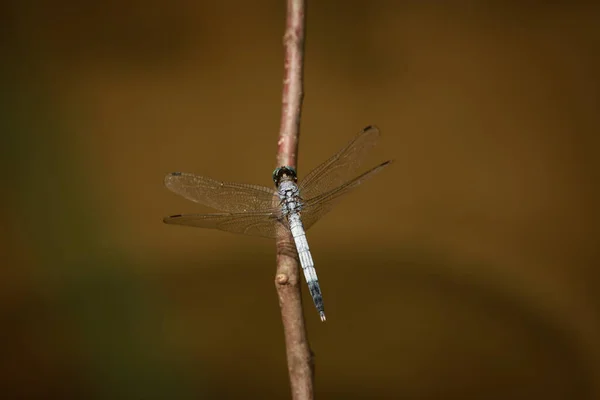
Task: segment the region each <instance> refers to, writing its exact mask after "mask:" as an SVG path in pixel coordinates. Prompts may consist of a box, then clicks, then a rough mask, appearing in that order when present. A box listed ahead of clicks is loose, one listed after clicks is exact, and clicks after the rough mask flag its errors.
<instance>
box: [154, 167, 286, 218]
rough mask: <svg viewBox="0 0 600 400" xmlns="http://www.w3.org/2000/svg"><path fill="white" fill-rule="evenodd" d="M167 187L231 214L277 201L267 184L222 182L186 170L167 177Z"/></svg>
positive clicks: (263, 207)
mask: <svg viewBox="0 0 600 400" xmlns="http://www.w3.org/2000/svg"><path fill="white" fill-rule="evenodd" d="M165 186H166V187H167V188H168V189H169V190H171V191H172V192H174V193H177V194H178V195H180V196H183V197H185V198H186V199H188V200H191V201H193V202H196V203H200V204H203V205H205V206H208V207H211V208H214V209H216V210H220V211H225V212H228V213H238V212H250V211H265V210H269V209H271V208H272V207H273V206H274V204H276V203H275V202H276V199H275V197H274V196H275V195H276V193H275V191H274V190H272V189H269V188H266V187H264V186H258V185H248V184H244V183H232V182H219V181H216V180H214V179H210V178H206V177H204V176H198V175H194V174H188V173H185V172H173V173H171V174H168V175H167V176H165Z"/></svg>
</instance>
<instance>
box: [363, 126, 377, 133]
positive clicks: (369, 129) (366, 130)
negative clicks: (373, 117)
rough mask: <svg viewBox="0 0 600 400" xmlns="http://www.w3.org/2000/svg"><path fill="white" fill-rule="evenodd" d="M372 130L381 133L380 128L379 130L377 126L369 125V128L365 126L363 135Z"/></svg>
mask: <svg viewBox="0 0 600 400" xmlns="http://www.w3.org/2000/svg"><path fill="white" fill-rule="evenodd" d="M372 130H375V131H378V132H379V128H377V126H376V125H367V126H365V127H364V128H363V130H362V133H366V132H368V131H372Z"/></svg>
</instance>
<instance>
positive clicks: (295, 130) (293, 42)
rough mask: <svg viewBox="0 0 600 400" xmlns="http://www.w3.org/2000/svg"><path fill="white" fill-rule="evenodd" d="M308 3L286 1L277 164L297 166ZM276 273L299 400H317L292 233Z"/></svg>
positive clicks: (282, 233)
mask: <svg viewBox="0 0 600 400" xmlns="http://www.w3.org/2000/svg"><path fill="white" fill-rule="evenodd" d="M305 11H306V1H305V0H287V18H286V29H285V35H284V37H283V44H284V49H285V50H284V51H285V64H284V78H283V96H282V109H281V127H280V131H279V140H278V142H277V166H291V167H294V168H296V166H297V165H296V164H297V159H298V137H299V134H300V115H301V113H302V98H303V95H304V93H303V89H302V78H303V68H304V29H305ZM276 246H277V274H276V277H275V287H276V288H277V294H278V296H279V306H280V308H281V320H282V322H283V332H284V336H285V347H286V355H287V363H288V372H289V375H290V386H291V390H292V398H293V399H294V400H305V399H313V398H314V391H313V379H314V369H313V361H312V352H311V350H310V347H309V344H308V337H307V333H306V327H305V324H304V315H303V312H302V297H301V291H300V284H301V277H300V268H299V264H298V254H297V252H296V248H295V246H294V243H293V238H292V236H291V234H290V232H289V230H287V229H280V230H279V232H278V234H277V242H276Z"/></svg>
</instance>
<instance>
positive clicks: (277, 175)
mask: <svg viewBox="0 0 600 400" xmlns="http://www.w3.org/2000/svg"><path fill="white" fill-rule="evenodd" d="M284 176H286V177H288V178H289V179H291V180H293V181H294V182H297V181H298V177H297V176H296V170H295V169H294V168H292V167H278V168H275V171H273V182H275V186H279V183H280V182H281V180H282V179H283V177H284Z"/></svg>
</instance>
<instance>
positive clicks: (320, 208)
mask: <svg viewBox="0 0 600 400" xmlns="http://www.w3.org/2000/svg"><path fill="white" fill-rule="evenodd" d="M392 162H393V160H390V161H386V162H384V163H382V164H379V165H378V166H376V167H375V168H372V169H371V170H369V171H367V172H365V173H364V174H362V175H360V176H358V177H356V178H354V179H352V180H351V181H349V182H346V183H344V184H343V185H341V186H339V187H337V188H335V189H333V190H331V191H329V192H327V193H323V194H322V195H320V196H317V197H313V198H312V199H310V200H308V201H307V202H306V203H305V204H304V205H303V206H302V213H301V215H302V224H303V225H304V228H305V229H307V230H308V229H309V228H310V227H311V226H313V225H314V224H315V222H317V221H318V220H319V219H320V218H321V217H322V216H323V215H325V214H327V213H328V212H329V211H331V208H332V207H333V206H334V205H335V201H336V200H338V199H339V198H340V197H341V196H343V195H345V194H346V193H348V192H349V191H351V190H352V189H354V188H355V187H357V186H358V185H360V184H361V183H363V182H364V181H365V180H367V179H369V178H370V177H372V176H373V175H375V174H376V173H378V172H380V171H381V170H382V169H384V168H385V167H387V166H388V165H390V164H391V163H392Z"/></svg>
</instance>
